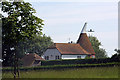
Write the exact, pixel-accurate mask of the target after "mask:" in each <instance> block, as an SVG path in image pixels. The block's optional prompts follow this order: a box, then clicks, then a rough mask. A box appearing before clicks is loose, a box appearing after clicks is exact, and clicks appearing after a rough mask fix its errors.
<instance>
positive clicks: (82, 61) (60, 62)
mask: <svg viewBox="0 0 120 80" xmlns="http://www.w3.org/2000/svg"><path fill="white" fill-rule="evenodd" d="M111 62H120V60H119V59H111V58H99V59H96V58H95V59H93V58H92V59H72V60H52V61H41V65H42V66H46V65H68V64H100V63H111Z"/></svg>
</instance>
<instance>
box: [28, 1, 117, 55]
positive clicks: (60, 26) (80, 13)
mask: <svg viewBox="0 0 120 80" xmlns="http://www.w3.org/2000/svg"><path fill="white" fill-rule="evenodd" d="M27 1H28V0H27ZM29 2H30V3H31V4H32V7H33V8H34V9H35V10H36V14H35V15H36V16H38V17H39V18H41V19H43V20H44V24H45V25H44V26H43V33H44V34H46V35H47V36H50V37H51V38H52V39H53V41H54V42H55V43H68V42H69V40H70V41H73V42H76V41H77V39H78V37H79V35H80V32H81V30H82V27H83V25H84V23H85V22H87V30H89V29H93V30H94V31H95V32H94V33H87V34H88V36H89V35H92V36H95V37H97V38H98V40H99V41H100V42H101V44H102V46H101V47H102V48H104V49H105V50H106V52H107V55H108V56H109V57H111V56H112V55H113V54H114V53H115V51H114V49H116V48H118V2H117V0H114V1H113V0H109V2H108V1H107V0H104V1H99V0H98V1H97V2H95V1H94V0H91V1H90V0H89V1H88V0H85V1H83V0H82V1H78V0H77V1H73V0H70V1H55V0H51V2H50V1H48V0H45V1H43V0H35V1H29Z"/></svg>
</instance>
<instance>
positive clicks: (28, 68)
mask: <svg viewBox="0 0 120 80" xmlns="http://www.w3.org/2000/svg"><path fill="white" fill-rule="evenodd" d="M118 65H120V63H119V62H111V63H100V64H66V65H46V66H35V67H20V70H21V71H29V70H40V69H56V70H58V69H59V70H60V69H66V68H86V67H88V68H89V67H110V66H118ZM12 70H13V69H12V68H10V67H3V69H2V71H3V72H4V71H12Z"/></svg>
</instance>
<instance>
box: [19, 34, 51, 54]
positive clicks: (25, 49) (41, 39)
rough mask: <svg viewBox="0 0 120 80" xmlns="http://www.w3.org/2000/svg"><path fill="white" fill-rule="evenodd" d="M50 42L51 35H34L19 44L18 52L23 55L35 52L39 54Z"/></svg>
mask: <svg viewBox="0 0 120 80" xmlns="http://www.w3.org/2000/svg"><path fill="white" fill-rule="evenodd" d="M52 44H53V42H52V39H51V37H49V36H48V37H47V36H46V35H43V36H41V35H34V37H33V39H28V40H26V41H24V42H21V43H20V44H19V48H18V52H20V53H21V54H23V55H24V54H25V53H37V54H38V55H41V54H42V53H44V52H45V51H46V49H47V48H48V47H49V46H50V45H52ZM21 56H22V55H21Z"/></svg>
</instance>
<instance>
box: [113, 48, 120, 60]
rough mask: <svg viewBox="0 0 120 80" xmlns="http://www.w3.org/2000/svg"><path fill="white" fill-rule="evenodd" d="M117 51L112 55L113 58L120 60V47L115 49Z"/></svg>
mask: <svg viewBox="0 0 120 80" xmlns="http://www.w3.org/2000/svg"><path fill="white" fill-rule="evenodd" d="M115 51H116V52H117V53H115V54H114V55H112V57H111V59H114V60H119V61H120V50H119V49H115Z"/></svg>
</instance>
